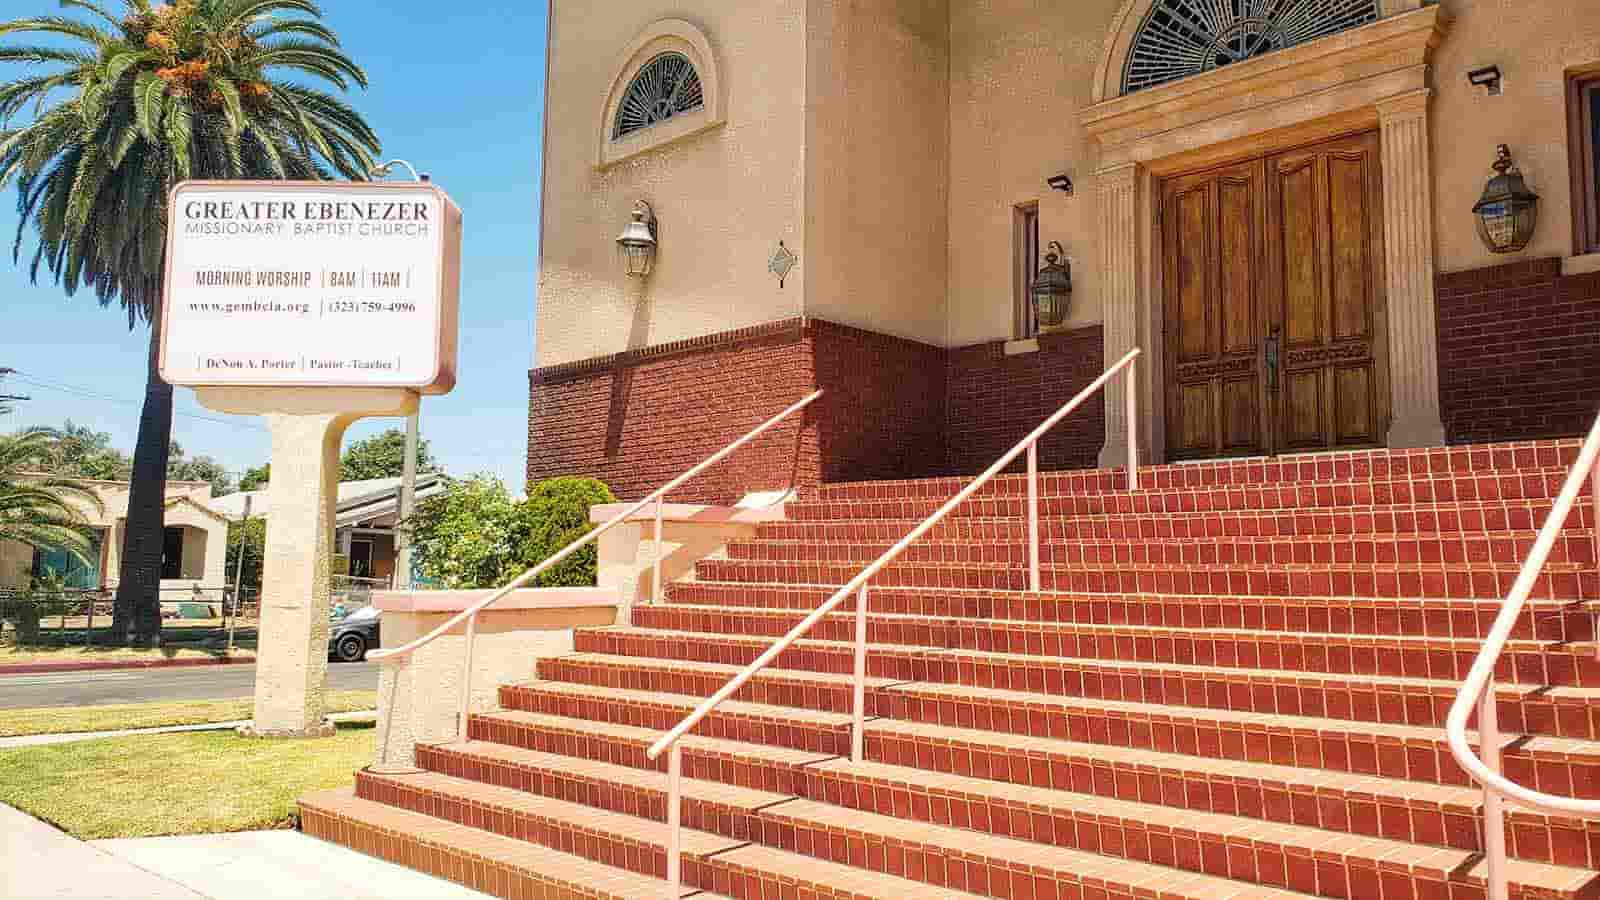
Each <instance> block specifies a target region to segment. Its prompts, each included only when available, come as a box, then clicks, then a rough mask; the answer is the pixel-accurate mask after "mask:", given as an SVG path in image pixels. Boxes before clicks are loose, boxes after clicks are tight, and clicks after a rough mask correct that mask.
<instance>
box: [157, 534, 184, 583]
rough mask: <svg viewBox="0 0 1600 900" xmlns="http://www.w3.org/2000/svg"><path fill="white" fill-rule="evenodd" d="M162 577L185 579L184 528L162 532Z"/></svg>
mask: <svg viewBox="0 0 1600 900" xmlns="http://www.w3.org/2000/svg"><path fill="white" fill-rule="evenodd" d="M161 577H162V578H182V577H183V528H182V527H177V528H165V529H162V531H161Z"/></svg>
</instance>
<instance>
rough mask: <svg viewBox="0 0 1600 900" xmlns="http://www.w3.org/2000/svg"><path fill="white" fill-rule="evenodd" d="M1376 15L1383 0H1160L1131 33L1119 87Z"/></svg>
mask: <svg viewBox="0 0 1600 900" xmlns="http://www.w3.org/2000/svg"><path fill="white" fill-rule="evenodd" d="M1377 20H1378V0H1157V3H1156V4H1155V6H1153V7H1151V9H1150V12H1149V13H1148V14H1147V15H1146V16H1145V19H1144V22H1143V23H1142V24H1141V25H1140V26H1139V31H1138V33H1137V34H1136V35H1135V36H1134V40H1133V49H1132V51H1130V52H1129V54H1128V63H1127V66H1126V67H1125V68H1124V69H1123V73H1122V92H1123V93H1125V94H1131V93H1133V92H1134V91H1141V90H1144V89H1145V88H1152V87H1156V86H1157V85H1162V84H1166V83H1167V82H1169V81H1177V80H1178V79H1180V78H1187V77H1189V76H1190V75H1198V74H1200V73H1201V72H1209V71H1211V70H1212V69H1217V68H1221V67H1223V66H1226V65H1229V64H1231V63H1236V62H1239V61H1241V60H1245V59H1249V58H1251V57H1253V56H1261V55H1262V54H1264V53H1271V52H1273V51H1274V50H1282V49H1284V48H1286V47H1293V46H1295V45H1297V44H1304V43H1306V42H1308V41H1313V40H1316V39H1317V38H1320V37H1325V36H1327V35H1330V34H1335V33H1338V32H1340V31H1345V30H1347V29H1350V28H1356V27H1359V26H1361V25H1366V24H1368V23H1369V22H1376V21H1377Z"/></svg>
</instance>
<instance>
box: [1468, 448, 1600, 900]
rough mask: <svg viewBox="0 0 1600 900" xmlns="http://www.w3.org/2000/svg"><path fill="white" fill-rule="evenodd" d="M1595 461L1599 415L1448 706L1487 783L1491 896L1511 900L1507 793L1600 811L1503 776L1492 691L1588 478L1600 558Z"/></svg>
mask: <svg viewBox="0 0 1600 900" xmlns="http://www.w3.org/2000/svg"><path fill="white" fill-rule="evenodd" d="M1597 459H1600V419H1596V420H1595V424H1594V427H1593V428H1591V429H1590V430H1589V437H1588V439H1587V440H1585V441H1584V442H1583V448H1582V449H1581V450H1580V451H1579V452H1578V460H1577V462H1576V463H1574V464H1573V466H1572V471H1571V472H1570V473H1569V474H1568V475H1567V480H1566V482H1565V483H1564V484H1563V485H1562V486H1561V493H1559V494H1557V495H1556V499H1555V503H1554V505H1552V506H1551V508H1550V515H1549V516H1547V517H1546V518H1545V520H1544V526H1543V527H1542V528H1540V529H1539V536H1538V538H1537V539H1536V540H1534V542H1533V549H1532V550H1530V551H1529V552H1528V558H1527V560H1525V561H1524V562H1523V564H1522V571H1521V572H1520V573H1518V575H1517V580H1516V581H1515V582H1513V583H1512V585H1511V592H1510V593H1509V594H1507V595H1506V599H1505V603H1504V604H1503V605H1502V606H1501V607H1500V614H1499V615H1498V616H1496V617H1495V620H1494V625H1493V626H1492V627H1491V628H1490V629H1489V635H1488V637H1486V638H1484V640H1483V647H1482V649H1480V650H1479V651H1478V656H1477V658H1476V659H1474V660H1473V662H1472V668H1471V669H1469V670H1468V671H1467V677H1466V680H1465V681H1463V682H1462V684H1461V690H1460V692H1459V693H1457V694H1456V702H1455V704H1454V705H1453V706H1451V707H1450V715H1449V716H1448V717H1447V718H1446V719H1445V735H1446V737H1447V739H1448V740H1449V742H1450V754H1451V755H1452V756H1454V757H1455V758H1456V762H1458V763H1460V764H1461V767H1462V768H1464V769H1466V770H1467V774H1469V775H1471V776H1472V777H1473V778H1475V779H1477V780H1478V782H1479V783H1480V784H1482V785H1483V849H1484V858H1485V859H1486V860H1487V861H1488V863H1489V872H1488V878H1487V881H1488V887H1489V900H1508V898H1509V897H1510V886H1509V883H1508V879H1507V877H1506V839H1505V811H1504V810H1503V809H1502V806H1501V801H1502V800H1503V799H1504V798H1506V797H1510V798H1511V799H1513V800H1515V801H1517V803H1519V804H1520V805H1522V806H1525V807H1527V808H1528V809H1531V810H1537V811H1539V812H1542V813H1547V814H1567V815H1576V816H1588V817H1594V816H1600V800H1580V799H1578V798H1576V797H1562V796H1559V795H1556V794H1546V793H1543V792H1541V791H1536V790H1532V789H1530V788H1526V787H1523V786H1522V785H1520V784H1517V783H1516V782H1514V781H1511V780H1510V779H1508V778H1506V777H1505V776H1504V775H1502V774H1500V749H1501V748H1500V723H1499V717H1498V712H1499V711H1498V710H1497V709H1496V708H1495V692H1494V667H1495V663H1496V662H1497V661H1498V660H1499V659H1500V653H1501V652H1502V651H1503V650H1504V649H1505V645H1506V641H1507V640H1509V639H1510V637H1511V630H1512V628H1513V627H1514V626H1515V625H1516V623H1517V618H1518V617H1519V616H1521V615H1522V609H1523V607H1524V606H1526V605H1527V603H1528V594H1529V593H1531V592H1532V591H1533V584H1534V582H1535V581H1537V580H1538V579H1539V575H1540V574H1541V573H1542V572H1543V571H1544V564H1545V561H1546V560H1548V559H1549V558H1550V550H1551V548H1552V547H1553V546H1554V545H1555V542H1556V539H1557V538H1558V537H1560V536H1561V529H1562V527H1563V526H1564V525H1565V524H1566V522H1567V516H1568V515H1570V514H1571V513H1572V508H1573V506H1574V504H1576V502H1577V500H1578V495H1579V494H1580V493H1581V492H1582V491H1583V488H1584V482H1585V481H1588V482H1589V488H1590V491H1591V499H1592V502H1593V503H1594V526H1595V527H1594V541H1595V559H1596V561H1597V562H1600V466H1597V465H1596V464H1595V463H1596V460H1597ZM1474 708H1476V709H1477V711H1478V746H1479V752H1480V753H1482V754H1483V755H1482V757H1481V758H1480V757H1479V756H1478V754H1476V753H1473V752H1472V745H1471V744H1470V743H1469V742H1468V740H1467V720H1468V719H1469V718H1471V716H1472V711H1473V709H1474Z"/></svg>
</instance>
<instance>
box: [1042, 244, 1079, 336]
mask: <svg viewBox="0 0 1600 900" xmlns="http://www.w3.org/2000/svg"><path fill="white" fill-rule="evenodd" d="M1066 257H1067V251H1066V250H1064V249H1062V247H1061V245H1060V244H1059V243H1057V242H1055V241H1051V242H1050V246H1049V247H1048V248H1047V249H1046V251H1045V255H1044V260H1045V264H1044V267H1043V268H1041V269H1040V270H1039V274H1038V276H1037V277H1035V278H1034V279H1033V311H1034V315H1035V316H1036V317H1037V318H1038V321H1039V327H1040V328H1041V329H1043V328H1054V327H1056V326H1057V325H1060V324H1061V323H1063V322H1065V321H1066V320H1067V301H1069V300H1071V299H1072V264H1071V263H1068V262H1066Z"/></svg>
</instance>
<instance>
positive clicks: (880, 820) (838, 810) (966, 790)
mask: <svg viewBox="0 0 1600 900" xmlns="http://www.w3.org/2000/svg"><path fill="white" fill-rule="evenodd" d="M816 768H819V769H823V770H826V771H831V772H849V773H853V774H857V775H860V776H862V777H865V778H869V779H876V780H883V781H898V782H902V783H907V784H910V785H915V786H917V787H920V788H923V789H939V790H942V791H944V792H947V793H957V794H967V795H987V796H998V797H1003V798H1004V799H1006V800H1009V801H1011V802H1013V803H1016V804H1021V805H1023V806H1027V807H1035V808H1038V807H1043V808H1049V809H1055V810H1072V811H1076V812H1080V813H1087V814H1089V815H1090V816H1091V817H1106V818H1113V819H1120V820H1124V821H1134V822H1140V823H1143V824H1146V825H1154V826H1157V827H1159V828H1163V829H1166V830H1171V831H1181V830H1188V831H1193V832H1197V833H1200V834H1204V835H1208V836H1217V837H1221V838H1224V839H1226V838H1234V839H1237V840H1242V841H1271V842H1274V843H1277V844H1280V845H1283V846H1289V847H1297V848H1300V849H1303V850H1305V851H1306V853H1307V855H1311V854H1312V853H1337V854H1338V855H1340V856H1346V857H1356V858H1360V859H1365V860H1368V861H1370V862H1371V863H1372V864H1373V865H1374V866H1376V865H1377V864H1378V862H1379V861H1380V860H1385V861H1389V862H1395V861H1398V860H1404V861H1405V865H1406V866H1407V868H1408V869H1413V870H1420V871H1423V872H1427V873H1430V874H1433V875H1436V876H1439V877H1443V876H1444V875H1446V874H1448V873H1450V872H1452V871H1455V870H1456V869H1459V868H1463V867H1464V864H1465V863H1467V862H1469V861H1471V860H1472V859H1473V858H1474V857H1475V856H1476V855H1477V854H1476V853H1474V852H1471V851H1466V850H1452V849H1448V848H1443V847H1428V846H1420V845H1417V844H1413V843H1410V842H1406V841H1395V840H1389V839H1385V838H1379V837H1368V836H1364V835H1353V834H1348V833H1343V832H1334V831H1325V830H1323V829H1320V828H1308V827H1306V826H1302V825H1291V824H1286V823H1281V822H1268V821H1264V820H1261V819H1249V818H1244V817H1241V816H1229V815H1223V814H1220V813H1212V812H1199V811H1195V810H1184V809H1175V808H1172V807H1165V806H1156V805H1153V804H1147V803H1139V802H1136V801H1130V800H1118V799H1115V798H1110V797H1099V796H1094V795H1087V794H1076V793H1072V792H1069V791H1060V790H1053V789H1050V788H1036V787H1029V786H1021V785H1011V784H1005V783H1002V782H991V781H984V780H982V779H977V778H969V777H966V776H962V775H951V774H947V773H943V772H929V771H925V770H921V769H908V768H905V767H903V766H892V765H886V764H883V763H870V762H863V763H860V764H856V763H851V762H850V761H848V760H834V761H831V762H826V763H819V764H817V766H816ZM770 812H774V813H777V814H779V815H790V816H794V817H796V818H801V819H809V820H811V821H816V822H819V823H825V824H827V825H829V826H831V827H832V828H835V829H848V830H851V831H864V832H866V833H868V834H875V835H885V836H889V835H897V836H900V837H902V838H904V839H908V840H918V841H920V842H922V843H932V844H935V845H936V846H941V847H943V848H945V849H947V850H950V851H953V852H963V853H979V854H984V855H990V856H996V857H1000V858H1004V859H1014V860H1018V861H1020V862H1026V863H1028V864H1031V865H1052V864H1056V859H1055V858H1054V857H1055V853H1056V852H1058V851H1059V849H1060V848H1056V847H1053V846H1050V845H1046V844H1042V843H1038V842H1034V841H1026V840H1019V839H1016V838H1010V837H1002V836H998V835H992V834H987V833H982V832H978V833H974V832H971V831H968V830H965V829H958V828H955V827H951V826H940V825H930V824H929V823H925V822H921V821H914V820H909V819H900V818H897V817H893V816H886V815H883V814H881V813H873V812H866V811H863V810H858V809H853V808H849V807H844V806H834V805H830V804H827V803H823V802H820V801H815V800H795V801H791V802H789V803H784V804H782V805H780V806H778V807H777V808H775V809H773V810H770ZM918 835H924V836H922V837H918ZM939 839H943V840H942V841H941V840H939ZM1069 852H1072V853H1079V854H1080V855H1081V852H1080V851H1069ZM1063 862H1065V860H1063ZM1506 874H1507V877H1508V878H1509V879H1510V880H1511V882H1512V883H1513V884H1519V885H1525V886H1535V887H1539V888H1541V889H1545V890H1552V891H1569V890H1572V889H1573V888H1575V887H1580V886H1582V885H1584V884H1587V883H1589V882H1591V881H1594V880H1595V879H1596V878H1597V876H1596V875H1595V874H1594V873H1592V872H1587V871H1585V870H1583V869H1573V868H1567V867H1563V866H1552V865H1548V864H1545V863H1530V862H1526V861H1523V860H1515V859H1513V860H1509V861H1508V864H1507V873H1506ZM1287 896H1294V895H1293V894H1287Z"/></svg>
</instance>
